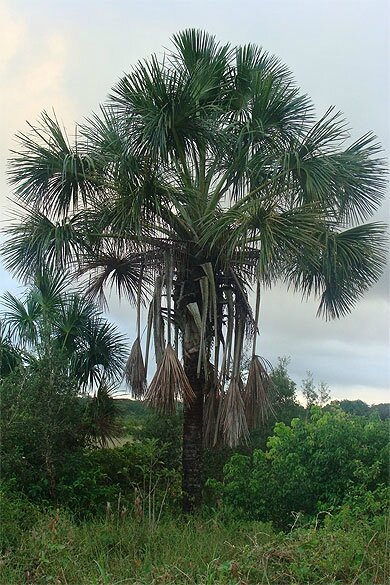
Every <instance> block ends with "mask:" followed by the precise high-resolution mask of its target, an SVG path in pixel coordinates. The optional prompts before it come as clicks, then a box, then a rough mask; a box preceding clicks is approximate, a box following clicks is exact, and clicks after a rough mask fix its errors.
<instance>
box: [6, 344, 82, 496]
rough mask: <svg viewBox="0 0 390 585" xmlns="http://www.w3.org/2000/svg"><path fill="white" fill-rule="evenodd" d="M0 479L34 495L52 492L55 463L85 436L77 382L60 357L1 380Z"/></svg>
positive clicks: (58, 464) (55, 470) (56, 470)
mask: <svg viewBox="0 0 390 585" xmlns="http://www.w3.org/2000/svg"><path fill="white" fill-rule="evenodd" d="M0 398H1V413H0V417H1V419H0V420H1V428H2V441H1V461H2V479H3V481H5V482H6V483H8V484H10V485H11V484H12V485H13V486H14V488H15V489H17V490H18V491H22V492H23V493H25V494H26V495H28V497H29V498H31V499H32V500H39V501H41V500H44V499H50V498H53V497H54V496H55V491H56V484H57V481H58V467H59V466H60V465H61V463H62V462H63V461H64V460H65V459H66V458H67V456H68V455H69V453H72V452H74V451H75V450H77V449H79V448H80V447H81V446H82V445H83V444H84V441H85V435H84V431H83V408H82V405H81V403H80V400H79V399H78V397H77V385H76V384H75V383H74V382H73V380H72V379H71V378H70V377H69V375H68V370H67V365H66V363H65V362H64V360H62V359H61V357H60V356H52V355H51V356H47V357H44V358H41V359H40V360H39V361H35V362H33V363H32V365H30V366H29V367H26V368H20V369H18V370H16V371H14V372H13V373H12V374H10V375H9V376H8V377H7V378H5V379H3V380H2V381H1V383H0Z"/></svg>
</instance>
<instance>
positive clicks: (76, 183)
mask: <svg viewBox="0 0 390 585" xmlns="http://www.w3.org/2000/svg"><path fill="white" fill-rule="evenodd" d="M30 129H31V133H30V134H19V135H18V139H19V142H20V144H21V150H20V151H19V152H13V157H12V159H11V160H10V163H9V166H10V170H9V177H10V182H11V183H12V184H13V185H15V191H16V193H17V195H18V196H19V197H20V199H21V200H22V201H24V202H25V203H26V204H27V205H33V206H34V207H37V208H39V209H41V210H42V211H46V210H48V209H49V210H50V213H51V214H53V215H54V216H57V217H59V216H62V215H64V214H67V213H68V212H70V211H75V210H77V209H78V208H79V207H80V205H81V206H85V205H86V204H87V202H88V201H89V200H90V199H91V198H92V197H93V195H94V193H95V192H96V188H97V185H96V183H95V178H96V169H95V165H94V161H93V160H92V159H91V157H90V156H89V155H88V154H84V153H82V152H80V150H79V149H78V147H77V144H76V146H75V147H74V148H72V146H71V145H70V142H69V140H68V137H67V136H66V134H65V132H64V131H63V129H62V128H61V126H60V124H59V122H58V120H57V119H56V117H55V115H54V116H53V117H51V116H49V114H48V113H47V112H43V114H42V115H41V119H40V123H39V125H37V126H31V125H30Z"/></svg>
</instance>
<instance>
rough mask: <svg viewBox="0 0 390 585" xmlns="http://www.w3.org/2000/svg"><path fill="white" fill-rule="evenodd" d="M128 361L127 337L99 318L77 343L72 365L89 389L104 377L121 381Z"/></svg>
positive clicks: (77, 377) (89, 325)
mask: <svg viewBox="0 0 390 585" xmlns="http://www.w3.org/2000/svg"><path fill="white" fill-rule="evenodd" d="M125 360H126V349H125V344H124V336H123V335H122V334H120V333H119V332H118V330H117V328H116V327H115V326H114V325H110V324H109V323H107V322H106V321H104V320H103V319H102V318H101V317H100V316H95V317H93V318H92V319H91V320H90V322H89V323H88V326H87V327H86V328H85V330H84V331H83V336H82V337H80V338H79V339H78V340H77V351H76V352H75V353H74V354H73V355H72V356H71V366H72V370H73V372H74V374H75V376H76V379H78V380H80V382H81V384H82V385H83V386H84V387H85V388H86V387H87V386H88V385H90V386H94V385H96V384H98V383H99V382H100V381H101V380H102V378H103V376H104V378H105V379H106V380H108V381H115V380H120V379H121V378H122V375H123V368H124V364H125Z"/></svg>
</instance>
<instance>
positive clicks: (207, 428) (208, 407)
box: [203, 372, 221, 447]
mask: <svg viewBox="0 0 390 585" xmlns="http://www.w3.org/2000/svg"><path fill="white" fill-rule="evenodd" d="M212 373H213V372H212ZM208 385H209V388H208V392H207V394H206V397H205V403H204V409H203V446H204V447H214V446H215V444H216V443H217V440H218V431H217V428H218V411H219V404H220V400H221V392H220V388H219V387H218V385H215V376H214V375H212V376H210V377H209V379H208Z"/></svg>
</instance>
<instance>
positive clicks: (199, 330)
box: [3, 30, 385, 497]
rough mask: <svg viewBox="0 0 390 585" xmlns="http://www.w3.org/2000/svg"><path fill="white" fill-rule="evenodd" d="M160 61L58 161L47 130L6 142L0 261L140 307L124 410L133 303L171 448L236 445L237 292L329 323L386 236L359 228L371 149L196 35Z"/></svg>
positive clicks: (247, 300)
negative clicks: (272, 294)
mask: <svg viewBox="0 0 390 585" xmlns="http://www.w3.org/2000/svg"><path fill="white" fill-rule="evenodd" d="M173 45H174V48H173V50H172V51H171V52H168V53H166V54H165V55H164V57H163V59H162V60H158V59H157V57H155V56H153V57H152V58H150V59H149V60H148V61H144V62H141V63H138V65H137V66H136V67H135V68H134V69H133V70H132V71H131V72H130V73H129V74H128V75H126V76H124V77H123V79H121V80H120V82H119V83H118V84H117V85H116V86H115V87H114V88H113V90H112V94H111V96H110V98H109V100H108V102H107V103H106V104H105V105H104V106H103V107H102V108H101V111H100V113H99V114H97V115H94V116H92V117H91V118H90V119H89V120H87V121H86V123H85V124H84V125H82V126H81V127H80V128H79V129H78V135H77V137H76V138H75V140H74V142H73V144H70V142H69V140H68V138H67V136H66V135H65V133H64V132H63V131H62V129H61V127H60V125H59V123H58V122H57V120H56V119H55V118H54V117H50V116H49V115H48V114H43V116H42V119H41V122H40V125H39V126H34V127H32V128H31V130H32V131H31V133H30V134H24V135H20V137H19V138H20V141H21V144H22V148H21V150H20V151H19V152H17V153H14V155H13V158H12V160H11V167H10V177H11V181H12V183H13V184H14V185H15V192H16V195H17V197H18V201H19V203H20V206H21V211H20V213H19V214H18V219H17V221H16V222H15V223H14V224H13V225H12V226H11V227H10V228H9V230H8V233H9V235H10V242H9V243H8V244H7V248H6V249H4V251H3V255H4V257H5V260H6V265H7V266H8V267H9V268H10V269H11V270H13V271H14V273H16V274H17V275H18V276H20V277H22V278H25V279H26V278H28V277H29V274H30V270H31V266H34V267H37V266H38V267H39V266H49V267H53V268H54V267H57V268H58V267H60V268H64V267H70V266H71V267H73V268H74V269H75V270H76V271H77V272H78V273H79V274H86V273H88V274H89V278H90V280H89V288H88V292H89V294H91V295H94V296H96V295H97V296H100V299H101V300H102V301H103V302H104V290H105V288H106V286H107V285H108V286H114V287H115V288H116V289H117V291H118V293H119V294H120V295H122V296H126V297H128V299H129V300H130V301H131V302H133V303H134V304H136V305H137V307H138V311H137V316H138V319H137V321H138V326H137V329H138V338H137V341H136V344H135V345H134V346H133V350H132V353H131V356H130V360H129V363H128V370H127V374H128V375H127V378H128V381H129V383H130V385H131V386H132V388H133V392H134V394H135V395H136V396H140V395H142V394H143V393H144V392H145V389H146V378H145V366H144V362H143V358H142V355H141V345H140V339H139V338H140V331H141V328H140V305H141V303H142V302H146V301H148V302H149V303H150V308H149V318H148V334H147V338H148V339H147V346H149V340H150V338H151V337H152V333H153V337H154V347H155V352H156V358H157V364H158V366H159V367H158V369H157V372H156V375H155V377H154V379H153V381H152V383H151V385H150V387H149V389H148V390H147V398H148V400H149V401H150V402H151V403H152V404H153V405H155V406H157V407H159V408H160V409H161V410H163V411H168V412H169V411H171V410H172V405H173V402H174V400H175V399H177V398H178V397H179V398H182V399H183V400H184V402H185V405H186V406H185V423H184V441H185V442H186V436H187V443H188V442H189V441H190V439H189V438H188V437H190V436H192V439H191V440H192V442H193V443H194V442H196V443H197V444H199V440H200V439H202V437H203V439H205V440H206V442H215V441H216V440H217V439H218V437H219V436H220V435H222V436H223V437H224V439H225V440H226V441H227V442H228V443H229V444H230V445H234V444H236V443H237V441H238V440H240V439H241V438H242V437H243V436H245V435H246V433H247V428H248V423H249V424H255V423H256V422H258V417H257V416H255V417H253V416H252V413H253V412H257V413H260V415H261V413H262V412H263V411H262V407H264V406H265V405H266V404H267V392H268V382H267V380H268V378H267V374H266V364H265V362H263V361H261V360H260V359H259V358H257V357H256V355H255V353H256V333H257V321H258V313H259V311H258V300H257V302H256V303H255V306H254V307H253V308H252V306H251V300H252V299H251V296H250V294H249V291H250V290H251V288H254V289H256V290H257V295H256V296H257V299H258V295H259V291H260V285H265V286H270V285H272V284H273V283H274V282H275V281H276V280H278V279H279V280H282V281H284V282H285V283H286V284H287V285H288V286H291V287H293V289H294V290H297V291H299V292H301V294H303V295H304V296H309V295H312V294H313V295H316V296H317V297H319V309H318V311H319V314H323V315H325V316H326V317H327V318H335V317H340V316H343V315H345V314H346V313H348V312H349V311H350V310H351V309H352V308H353V306H354V304H355V303H356V301H357V300H358V299H359V298H360V297H361V296H362V294H363V293H364V292H365V291H366V290H367V288H368V287H369V286H370V285H371V284H372V283H373V282H375V281H376V280H377V279H378V277H379V276H380V274H381V270H382V267H383V264H384V251H383V250H384V245H383V241H384V231H385V230H384V227H383V225H381V224H379V223H370V224H364V225H360V224H359V222H360V221H362V220H366V219H367V218H368V217H370V216H371V215H372V214H373V212H374V211H375V210H376V209H377V207H378V205H379V203H380V201H381V199H382V196H383V192H384V187H385V179H384V164H383V161H382V160H381V158H380V157H379V154H378V153H379V150H380V149H379V147H378V144H377V143H376V139H375V137H374V136H372V135H371V134H367V135H365V136H363V137H362V138H361V139H359V140H357V141H356V142H355V143H353V144H351V145H349V146H345V141H346V140H347V138H348V133H347V130H346V126H345V123H344V121H343V119H342V118H341V116H340V114H339V113H337V112H335V111H334V110H333V109H332V108H330V109H329V110H328V112H326V114H325V115H324V116H323V117H322V118H321V119H320V120H319V121H316V120H315V117H314V111H313V106H312V104H311V102H310V100H309V98H308V97H307V96H305V95H302V94H300V92H299V90H298V88H297V87H296V86H295V84H294V82H293V80H292V77H291V74H290V73H289V71H288V70H287V68H286V67H285V66H284V65H283V64H281V63H280V62H279V60H278V59H276V58H275V57H273V56H271V55H269V54H268V53H267V52H265V51H263V50H262V49H259V48H258V47H256V46H254V45H247V46H244V47H236V48H233V47H231V46H229V45H220V44H218V43H217V42H216V41H215V39H214V37H212V36H210V35H208V34H206V33H203V32H200V31H195V30H187V31H184V32H182V33H180V34H178V35H176V36H174V37H173ZM20 216H23V221H22V222H21V221H20ZM248 338H249V339H251V340H252V342H253V359H252V363H251V368H250V375H249V379H248V383H247V387H246V390H245V391H244V388H243V384H242V381H241V379H240V360H241V355H242V351H243V346H244V343H245V340H246V339H248ZM147 353H148V347H147ZM178 355H179V356H180V355H183V360H184V371H183V369H182V367H181V364H180V363H179V361H178V358H177V356H178ZM146 359H147V361H148V358H146ZM227 380H229V381H230V383H229V386H228V389H227V388H226V381H227ZM203 404H204V406H205V410H204V414H205V415H203ZM202 428H203V431H202ZM186 429H187V431H188V432H187V431H186ZM191 429H192V431H191ZM191 432H192V435H191ZM194 437H195V439H194ZM184 451H185V449H184ZM197 452H198V453H199V452H200V447H199V448H198V451H197ZM189 457H191V456H190V455H189ZM185 458H186V455H185V454H184V463H185V461H186V459H185ZM195 467H196V466H195ZM185 473H186V472H185ZM194 473H196V472H194ZM188 481H189V483H188V484H187V486H185V489H187V491H191V489H192V488H191V486H190V484H191V481H192V480H191V481H190V480H188ZM194 481H195V480H194ZM195 483H196V481H195ZM191 485H192V484H191ZM193 491H194V493H195V491H196V489H195V488H194V489H193ZM194 497H195V496H194Z"/></svg>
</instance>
